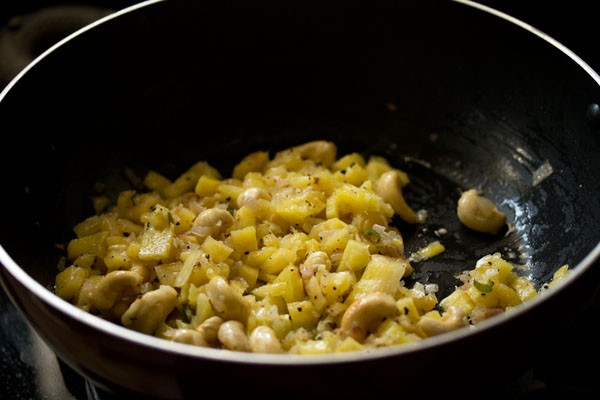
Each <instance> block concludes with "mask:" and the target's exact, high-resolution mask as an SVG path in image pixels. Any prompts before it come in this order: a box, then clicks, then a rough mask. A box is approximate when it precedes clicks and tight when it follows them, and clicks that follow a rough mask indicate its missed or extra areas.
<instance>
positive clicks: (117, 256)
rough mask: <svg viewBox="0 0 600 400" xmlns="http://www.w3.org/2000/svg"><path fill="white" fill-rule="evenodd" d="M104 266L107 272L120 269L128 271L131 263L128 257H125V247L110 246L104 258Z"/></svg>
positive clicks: (118, 245) (121, 245)
mask: <svg viewBox="0 0 600 400" xmlns="http://www.w3.org/2000/svg"><path fill="white" fill-rule="evenodd" d="M104 265H106V268H107V269H108V272H111V271H115V270H117V269H121V268H122V269H128V268H129V267H130V266H131V262H130V260H129V257H127V245H124V244H114V245H112V246H110V247H109V248H108V250H107V252H106V256H105V257H104Z"/></svg>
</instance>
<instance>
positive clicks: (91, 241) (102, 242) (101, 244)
mask: <svg viewBox="0 0 600 400" xmlns="http://www.w3.org/2000/svg"><path fill="white" fill-rule="evenodd" d="M107 237H108V232H97V233H94V234H93V235H89V236H84V237H81V238H77V239H72V240H71V241H70V242H69V244H68V245H67V258H68V259H69V260H75V259H76V258H77V257H79V256H81V255H83V254H93V255H95V256H96V257H98V258H104V256H105V255H106V238H107Z"/></svg>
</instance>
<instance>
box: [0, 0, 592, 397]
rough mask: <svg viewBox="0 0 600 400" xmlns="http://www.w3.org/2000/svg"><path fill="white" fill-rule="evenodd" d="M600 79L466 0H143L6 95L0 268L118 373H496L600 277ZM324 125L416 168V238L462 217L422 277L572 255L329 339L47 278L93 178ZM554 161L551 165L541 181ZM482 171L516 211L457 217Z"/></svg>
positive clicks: (63, 355)
mask: <svg viewBox="0 0 600 400" xmlns="http://www.w3.org/2000/svg"><path fill="white" fill-rule="evenodd" d="M599 83H600V78H599V77H598V75H597V74H596V73H595V72H593V71H592V70H591V69H590V68H589V67H588V66H587V65H586V64H585V63H584V62H583V61H581V60H580V59H579V58H578V57H577V56H575V55H574V54H572V53H571V52H569V50H567V49H565V48H563V47H562V46H560V45H558V44H557V43H554V42H553V41H552V40H551V39H547V38H543V37H541V36H540V35H539V32H536V31H535V30H531V29H529V28H527V27H524V26H521V24H520V23H519V22H518V21H514V20H509V19H506V18H504V17H502V16H501V15H496V13H494V12H490V11H489V10H488V11H485V10H482V9H480V7H479V6H478V5H477V4H473V3H469V2H453V1H406V2H404V1H383V0H376V1H368V2H367V1H362V2H352V1H351V2H348V1H343V2H342V1H329V2H319V3H317V2H311V1H292V2H278V1H266V0H264V1H252V2H249V1H240V2H237V1H230V2H222V1H194V2H189V4H188V3H183V2H177V1H164V2H147V3H141V4H140V5H139V6H137V7H134V8H132V9H128V10H125V11H124V12H120V13H117V14H114V15H113V16H111V17H109V18H108V19H106V20H104V21H102V23H100V24H97V25H96V26H93V27H89V28H88V29H85V30H84V31H82V32H79V33H78V34H76V35H74V36H72V37H70V38H69V39H68V40H66V41H64V42H63V43H62V44H61V45H59V46H56V47H55V48H53V49H51V51H49V52H47V53H46V54H44V55H43V56H42V57H41V58H40V59H38V60H36V61H34V63H32V64H31V65H30V66H29V67H28V68H26V70H25V71H24V72H23V73H22V74H21V75H20V76H18V77H17V78H16V79H15V80H14V81H13V82H11V84H9V85H8V87H7V88H6V89H5V90H4V91H3V92H2V94H1V95H0V121H2V128H1V129H2V132H3V133H4V137H5V138H10V139H11V142H10V143H11V144H10V145H8V142H6V144H5V151H4V155H3V157H2V158H1V160H0V165H1V168H0V174H1V177H0V179H1V180H0V181H1V182H2V187H3V191H2V193H3V196H1V197H0V198H1V206H2V207H1V209H2V210H3V215H2V225H1V229H0V243H1V247H0V261H1V262H2V264H3V268H1V269H0V272H1V276H2V284H3V287H4V289H5V291H6V292H7V293H8V295H9V296H10V298H11V300H12V301H13V302H14V304H15V305H16V306H17V307H18V309H19V310H20V311H22V313H23V314H24V315H25V316H26V318H27V319H28V321H29V322H30V323H31V324H32V326H33V327H34V328H35V329H36V331H37V332H38V333H39V334H40V335H41V337H42V338H43V339H44V340H45V341H46V342H47V343H48V344H49V346H50V347H51V348H52V349H53V350H54V351H55V352H56V354H57V355H58V357H59V358H60V359H61V360H63V361H64V362H65V363H66V364H67V365H69V366H71V367H72V368H74V369H75V370H76V371H77V372H79V373H81V374H83V375H84V376H86V377H87V378H89V379H90V380H91V381H92V382H94V383H96V384H98V385H99V386H100V387H102V388H105V389H107V390H108V391H110V392H115V393H118V394H128V395H132V394H142V395H147V396H150V395H152V396H158V397H164V398H176V397H186V396H192V395H199V394H200V393H202V392H205V391H206V390H208V388H217V389H220V388H222V389H220V390H222V391H223V393H225V394H236V393H238V392H240V393H247V394H249V393H254V394H256V393H263V392H265V393H267V394H266V395H268V394H269V393H270V394H275V395H277V396H280V395H281V394H284V393H285V394H287V393H295V394H298V395H313V396H317V395H318V396H320V397H324V396H330V395H341V394H344V395H347V394H355V395H366V394H376V393H378V392H381V391H383V392H386V393H387V392H388V391H392V392H395V391H398V392H401V391H404V392H405V393H408V392H412V391H414V392H420V391H421V390H423V388H427V390H435V389H436V388H437V389H448V388H449V387H452V388H453V389H455V390H459V391H467V393H465V395H466V396H468V395H481V394H482V393H489V391H490V390H492V391H493V388H494V387H496V386H495V385H498V382H499V381H501V380H502V379H503V377H506V378H508V377H510V376H514V374H516V373H519V372H520V370H519V369H520V368H521V366H522V365H523V362H525V361H526V360H530V359H532V358H533V357H536V356H538V355H539V354H541V353H542V352H545V351H550V349H551V347H550V346H551V344H552V343H553V341H554V340H555V339H556V338H557V337H558V335H559V334H560V332H561V331H563V330H564V329H568V327H569V321H570V320H571V319H572V317H573V316H574V315H575V314H576V312H577V310H578V309H579V308H580V307H581V306H582V304H584V303H585V302H586V301H587V300H588V299H589V298H590V296H591V294H592V290H593V289H594V288H596V287H597V285H598V274H597V271H595V270H596V269H597V268H594V264H595V262H596V260H597V257H598V254H599V252H600V247H599V246H598V242H599V238H600V232H599V230H598V229H597V221H598V220H599V219H600V202H599V200H598V189H599V183H600V174H598V171H599V170H600V159H599V158H598V156H597V155H598V154H600V132H599V126H600V125H599V118H600V113H599V108H598V105H597V103H598V102H600V87H599ZM313 139H327V140H332V141H334V142H335V143H336V144H337V145H338V150H339V153H340V154H344V153H348V152H352V151H357V152H361V153H362V154H364V155H370V154H379V155H383V156H385V157H387V158H388V159H389V160H390V162H392V163H393V164H394V165H396V166H398V167H399V168H401V169H404V170H405V171H406V172H407V173H408V174H409V176H410V177H411V183H410V185H409V186H408V187H407V188H406V190H405V195H406V199H407V202H408V203H409V204H410V205H411V206H413V207H414V208H415V209H421V208H423V209H426V210H427V211H428V219H427V222H426V223H425V224H418V225H416V226H409V225H406V224H403V223H402V222H398V227H399V229H400V230H401V232H402V233H403V235H404V238H405V241H406V248H407V252H409V253H410V252H411V251H414V250H415V249H417V248H419V247H420V246H422V245H423V244H424V243H427V242H429V241H431V240H432V239H434V238H436V239H437V237H436V236H435V235H434V231H435V230H436V229H438V228H440V227H444V228H446V229H447V230H448V232H449V233H448V235H446V236H445V237H444V239H443V240H444V244H445V245H446V248H447V251H446V252H445V253H443V254H441V255H440V256H438V257H435V258H433V259H430V260H428V261H425V262H422V263H419V265H418V266H417V267H416V268H415V274H414V276H413V278H414V279H415V280H419V281H421V282H435V283H439V284H440V291H441V292H440V298H441V297H442V296H443V295H445V294H448V293H449V292H450V291H451V290H452V289H453V288H454V286H455V285H457V283H458V282H457V280H456V279H455V278H454V275H455V274H457V273H459V272H461V271H463V270H465V269H470V268H472V267H473V265H474V263H475V261H476V260H477V259H478V258H479V257H481V256H483V255H486V254H489V253H492V252H496V251H498V252H500V253H502V255H503V256H505V257H506V258H507V259H509V260H510V261H512V262H514V263H516V264H520V265H521V264H522V265H525V266H526V271H527V276H528V277H530V278H531V279H533V281H534V282H535V283H536V285H538V286H539V285H542V284H543V283H544V282H547V281H548V280H549V279H550V278H551V277H552V275H553V273H554V271H556V269H557V268H558V267H560V266H561V265H563V264H565V263H568V264H569V265H570V266H571V268H572V273H571V274H570V275H568V276H567V278H565V280H564V281H563V284H562V285H560V286H558V287H556V288H554V289H553V290H550V291H547V292H545V293H544V294H543V295H540V296H538V297H536V298H535V299H533V300H531V301H530V302H528V303H526V304H525V305H523V306H519V307H516V308H515V309H514V310H513V312H510V313H506V314H503V315H498V316H495V317H492V318H490V319H488V320H486V321H483V322H481V323H480V324H478V325H477V328H475V329H464V330H458V331H454V332H452V333H448V334H443V335H440V336H437V337H434V338H431V339H428V340H426V341H424V342H422V343H420V344H419V345H418V346H397V347H393V348H385V349H381V350H380V351H379V350H378V351H372V352H368V353H363V352H358V353H345V354H336V355H325V356H314V357H313V356H302V357H293V356H291V355H284V356H276V355H266V354H262V355H261V354H248V353H238V352H231V351H224V350H215V349H205V348H197V347H193V346H188V345H182V344H177V343H172V342H167V341H164V340H160V339H157V338H153V337H150V336H147V335H142V334H140V333H136V332H133V331H130V330H126V329H125V328H122V327H120V326H117V325H116V324H113V323H110V322H107V321H103V320H101V319H100V318H97V317H95V316H92V315H90V314H86V313H84V312H82V311H81V310H78V309H76V308H75V307H74V306H72V305H70V304H67V303H66V302H64V301H63V300H61V299H59V298H58V297H56V296H55V295H54V294H53V293H52V285H53V282H54V276H55V275H56V273H57V271H58V270H57V265H58V261H59V259H60V257H61V256H62V255H64V250H63V249H62V246H64V244H65V243H67V242H68V241H69V240H70V239H71V238H72V237H73V231H72V228H73V226H74V225H75V224H76V223H77V222H79V221H81V220H82V219H83V218H85V217H87V216H89V215H91V214H92V212H93V210H92V207H91V202H90V196H92V195H93V194H94V193H95V188H97V183H98V182H101V183H102V184H103V185H104V187H105V192H104V193H106V194H109V195H113V196H114V195H116V194H117V193H118V192H119V191H120V190H123V189H125V188H131V187H135V182H132V181H131V180H129V179H127V176H131V174H125V173H124V171H125V170H130V171H134V172H135V173H136V174H138V176H143V175H144V173H145V172H147V171H148V169H150V168H152V169H155V170H158V171H160V172H162V173H164V174H165V175H167V176H169V177H176V176H177V175H178V174H179V173H181V172H183V171H184V170H185V169H186V168H188V167H189V166H190V165H191V164H192V163H193V162H195V161H198V160H208V161H209V162H210V163H211V164H212V165H214V166H215V167H217V168H218V169H219V170H220V171H221V172H222V173H223V175H228V174H230V173H231V168H232V167H233V165H234V163H235V162H237V161H238V160H239V159H241V157H242V156H244V155H246V154H248V153H249V152H251V151H254V150H269V151H272V152H274V151H277V150H280V149H283V148H286V147H289V146H292V145H296V144H300V143H303V142H306V141H309V140H313ZM541 166H546V167H548V166H551V167H552V173H551V174H550V175H549V176H546V175H544V176H543V178H544V179H542V180H541V181H539V182H538V181H537V180H536V179H534V178H535V177H536V176H537V175H538V173H539V171H540V170H539V168H540V167H541ZM468 188H478V189H480V190H481V191H482V192H484V193H485V194H486V195H487V196H488V197H490V198H491V199H493V200H494V201H495V202H496V203H497V204H498V205H499V207H500V208H501V209H502V210H503V211H504V212H505V213H506V214H507V216H508V219H509V221H510V224H511V227H512V228H513V229H511V230H510V231H507V232H506V233H507V234H506V235H499V236H498V237H489V236H483V235H480V234H477V233H475V232H472V231H469V230H468V229H466V228H464V227H462V226H461V224H460V223H459V222H458V220H457V218H456V213H455V206H456V201H457V199H458V197H459V195H460V193H461V192H462V191H463V190H465V189H468ZM457 380H458V381H457ZM432 383H433V384H432ZM461 385H465V387H461ZM469 388H471V389H469ZM477 388H479V389H477ZM481 390H484V392H482V391H481Z"/></svg>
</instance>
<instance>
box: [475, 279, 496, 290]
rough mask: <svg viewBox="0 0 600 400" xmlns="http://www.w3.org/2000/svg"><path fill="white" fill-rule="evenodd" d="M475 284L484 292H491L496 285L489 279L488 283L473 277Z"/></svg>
mask: <svg viewBox="0 0 600 400" xmlns="http://www.w3.org/2000/svg"><path fill="white" fill-rule="evenodd" d="M473 286H475V288H476V289H477V290H479V291H480V292H482V293H489V292H491V291H492V288H493V287H494V282H493V281H489V282H488V283H482V282H479V281H478V280H477V279H473Z"/></svg>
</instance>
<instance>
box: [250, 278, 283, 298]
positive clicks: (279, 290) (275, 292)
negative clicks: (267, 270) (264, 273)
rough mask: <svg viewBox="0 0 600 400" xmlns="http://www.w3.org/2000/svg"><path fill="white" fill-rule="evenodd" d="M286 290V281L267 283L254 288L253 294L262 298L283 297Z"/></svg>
mask: <svg viewBox="0 0 600 400" xmlns="http://www.w3.org/2000/svg"><path fill="white" fill-rule="evenodd" d="M285 291H286V283H285V282H273V283H266V284H264V285H262V286H258V287H257V288H255V289H254V290H252V294H253V295H255V296H258V297H261V298H265V297H283V296H284V295H285Z"/></svg>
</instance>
